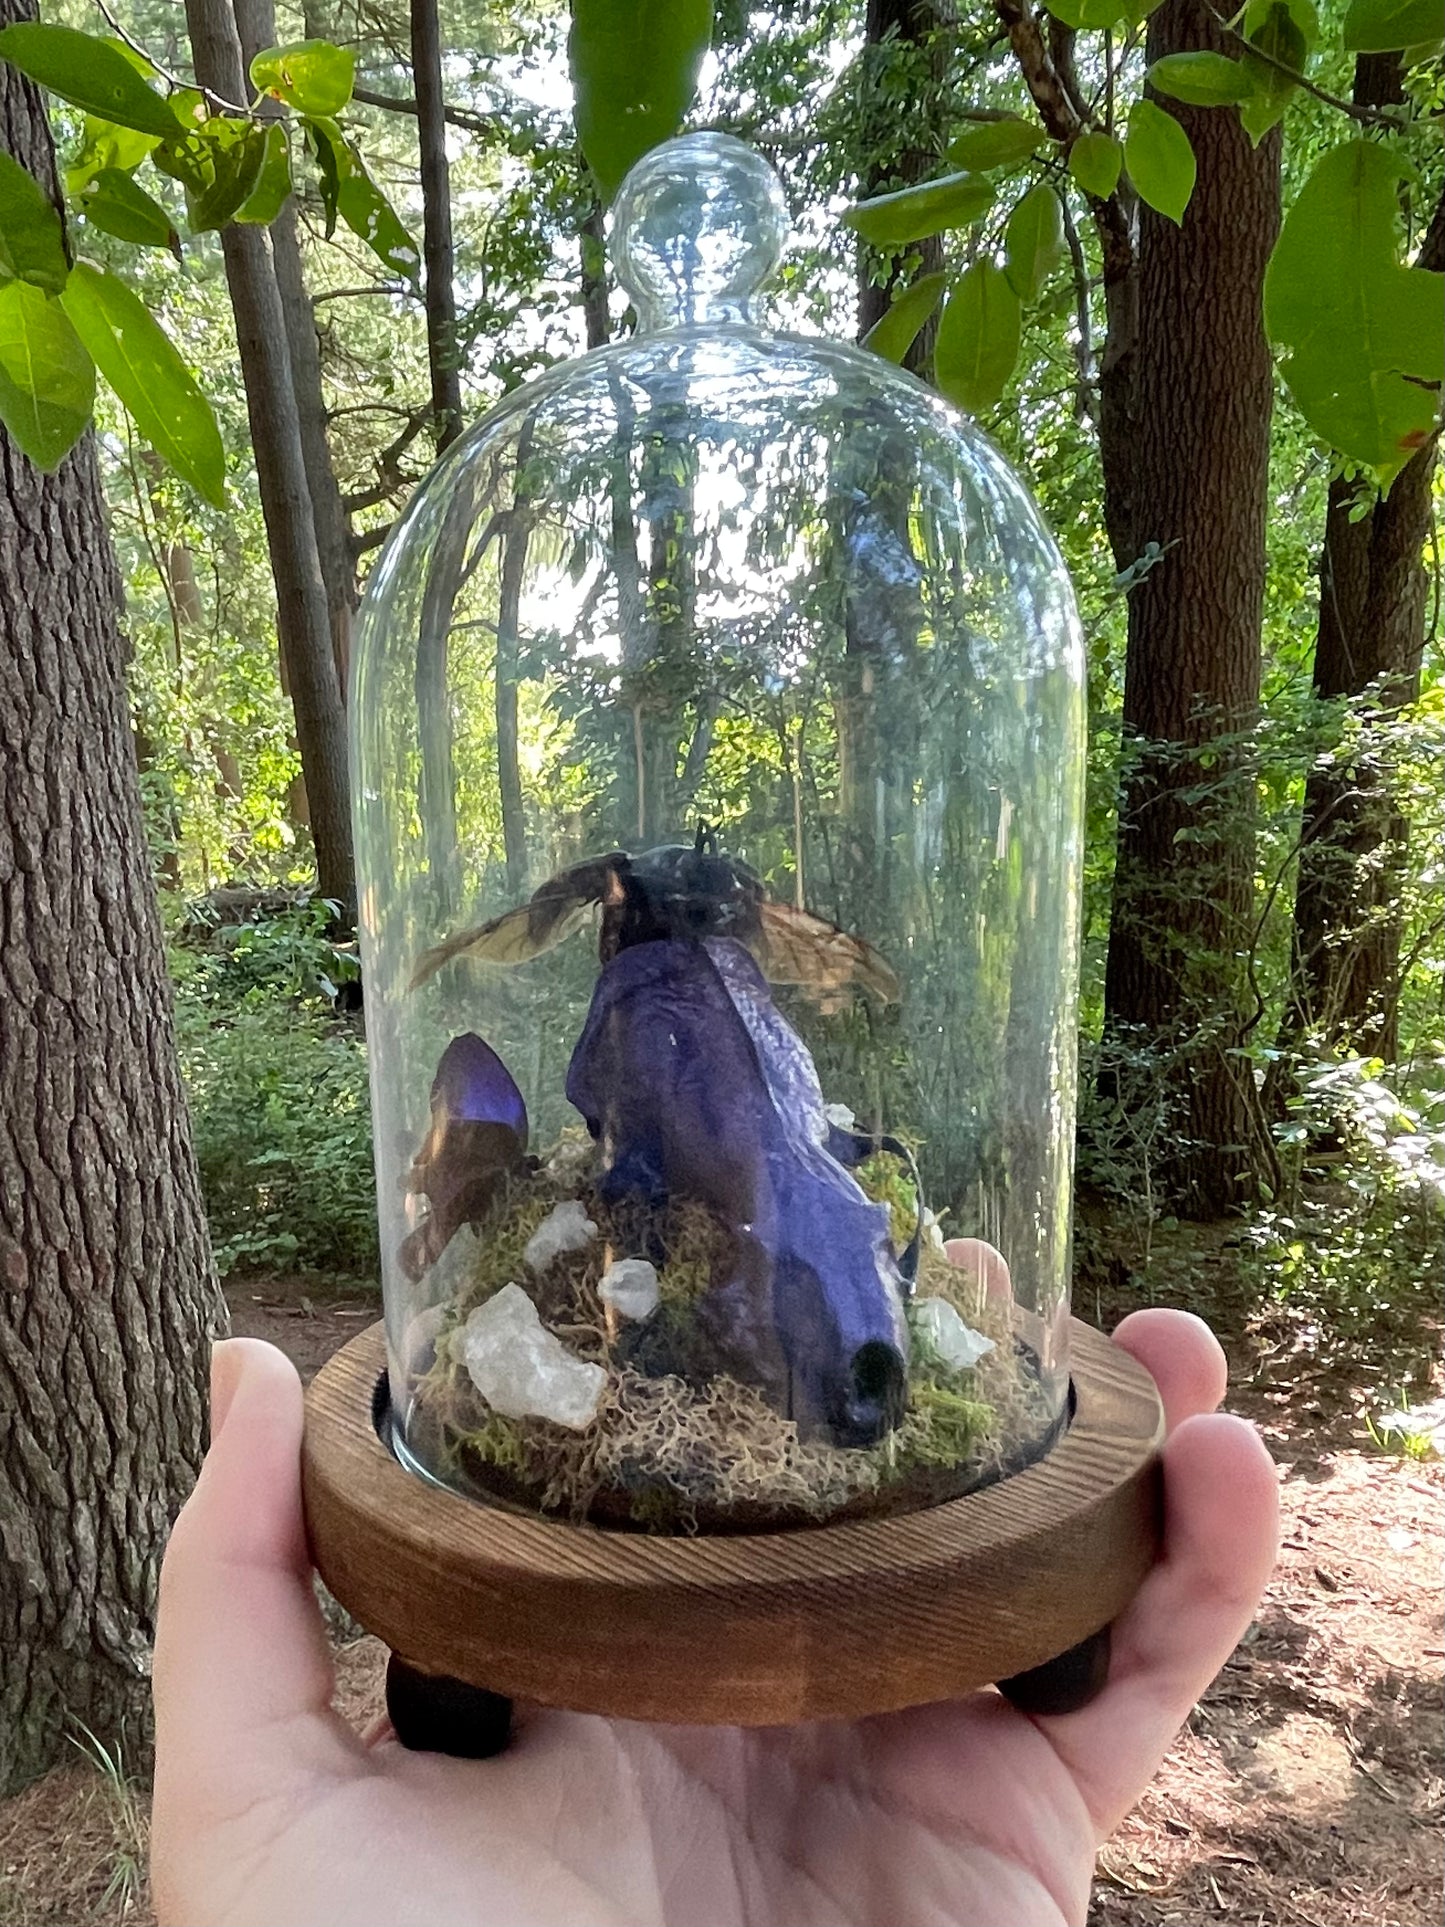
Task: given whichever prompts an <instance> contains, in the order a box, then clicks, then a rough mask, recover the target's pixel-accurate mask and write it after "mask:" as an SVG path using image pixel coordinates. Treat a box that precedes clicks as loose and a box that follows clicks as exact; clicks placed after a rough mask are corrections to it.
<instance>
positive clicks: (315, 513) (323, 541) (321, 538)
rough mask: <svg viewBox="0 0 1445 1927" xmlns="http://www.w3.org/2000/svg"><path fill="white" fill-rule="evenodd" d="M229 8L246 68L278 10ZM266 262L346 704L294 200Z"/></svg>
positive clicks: (352, 579) (344, 598) (347, 580)
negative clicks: (277, 304)
mask: <svg viewBox="0 0 1445 1927" xmlns="http://www.w3.org/2000/svg"><path fill="white" fill-rule="evenodd" d="M235 8H236V29H237V32H238V33H239V34H240V36H241V58H242V59H243V60H244V61H245V62H246V63H247V65H248V66H249V64H250V62H251V61H252V59H254V57H255V56H256V55H257V54H258V53H259V52H260V51H261V50H262V48H264V47H270V46H274V45H275V43H276V9H275V7H274V5H273V4H272V0H235ZM307 31H308V32H309V31H310V29H309V28H308V29H307ZM271 264H272V267H273V269H274V271H275V275H276V287H277V291H278V292H279V294H280V296H281V311H282V313H283V314H284V315H285V317H286V346H287V349H288V351H289V353H290V356H291V386H292V389H293V391H294V393H295V397H296V426H297V428H298V429H299V431H300V434H301V457H302V460H303V461H304V463H305V465H306V487H307V490H308V492H309V494H310V496H311V518H312V521H313V523H314V525H315V530H316V554H317V559H318V560H319V562H320V564H321V575H322V579H323V581H324V582H325V584H326V606H327V609H328V611H329V612H330V617H331V654H332V658H333V660H334V661H335V664H336V680H337V683H338V685H339V686H340V689H341V700H342V702H343V703H344V702H345V701H346V689H347V682H348V678H349V676H350V673H351V619H352V617H353V616H354V615H355V614H356V605H357V603H358V602H359V601H360V599H361V598H360V596H359V595H358V594H357V588H356V559H355V556H354V554H353V551H352V546H351V519H350V517H349V516H348V515H347V513H346V507H345V504H344V503H343V502H342V499H341V489H340V486H339V484H338V483H337V480H336V470H335V468H334V467H333V465H332V461H331V444H330V441H329V440H328V439H327V433H326V393H325V390H324V388H323V387H322V382H321V348H320V344H319V342H318V340H317V334H316V309H315V307H314V305H313V303H312V300H311V296H310V295H309V294H308V292H307V289H306V273H305V269H304V267H303V265H302V258H301V235H300V225H299V223H298V221H297V218H296V203H295V201H294V200H291V201H288V202H287V203H286V205H285V207H283V208H282V210H281V212H280V213H279V214H278V215H277V216H276V219H275V220H274V221H273V222H272V223H271Z"/></svg>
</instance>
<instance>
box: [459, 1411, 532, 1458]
mask: <svg viewBox="0 0 1445 1927" xmlns="http://www.w3.org/2000/svg"><path fill="white" fill-rule="evenodd" d="M457 1450H458V1451H459V1452H470V1453H472V1454H473V1455H474V1456H475V1457H477V1458H479V1459H481V1460H482V1461H483V1462H484V1463H485V1464H487V1465H495V1466H497V1467H498V1468H499V1469H500V1470H502V1471H504V1472H522V1471H524V1470H525V1469H526V1464H527V1454H526V1447H525V1442H524V1439H523V1436H522V1432H521V1429H520V1427H519V1426H518V1423H517V1421H516V1419H510V1418H503V1417H502V1414H501V1413H500V1412H489V1413H488V1414H487V1419H486V1423H485V1424H483V1425H479V1426H477V1427H476V1428H475V1429H474V1430H473V1431H470V1432H463V1433H461V1434H460V1435H459V1437H458V1439H457Z"/></svg>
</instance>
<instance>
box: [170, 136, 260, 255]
mask: <svg viewBox="0 0 1445 1927" xmlns="http://www.w3.org/2000/svg"><path fill="white" fill-rule="evenodd" d="M269 131H270V130H269V128H265V127H256V126H253V125H250V124H248V123H247V122H245V121H237V120H222V119H219V118H218V119H215V120H210V121H207V123H206V125H205V127H204V128H202V130H201V132H200V134H199V135H198V136H196V138H197V140H198V141H199V142H200V149H199V160H200V171H201V179H202V185H201V186H199V187H192V186H191V185H190V184H189V183H188V184H187V187H186V220H187V222H188V223H189V224H190V229H191V232H192V234H204V233H207V232H208V231H210V230H212V229H215V228H223V227H225V225H226V223H227V222H228V221H229V220H231V219H232V218H233V216H234V215H235V214H236V213H237V211H238V210H239V209H240V208H242V207H244V206H245V204H246V202H247V201H248V200H249V199H250V198H251V195H252V194H253V193H254V192H255V189H256V184H257V182H258V181H259V180H260V178H261V169H262V167H263V165H264V164H265V160H266V136H267V134H268V133H269Z"/></svg>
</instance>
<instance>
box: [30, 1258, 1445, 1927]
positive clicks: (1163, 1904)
mask: <svg viewBox="0 0 1445 1927" xmlns="http://www.w3.org/2000/svg"><path fill="white" fill-rule="evenodd" d="M1081 1242H1082V1245H1083V1248H1084V1249H1085V1250H1086V1251H1087V1252H1088V1253H1089V1261H1088V1262H1087V1263H1086V1264H1085V1265H1084V1266H1083V1267H1082V1289H1081V1291H1080V1294H1079V1302H1078V1304H1077V1306H1076V1308H1077V1309H1078V1311H1079V1312H1080V1314H1081V1315H1082V1316H1083V1317H1085V1318H1088V1319H1090V1320H1093V1321H1095V1322H1099V1323H1102V1324H1104V1325H1106V1326H1107V1325H1110V1324H1112V1323H1114V1322H1115V1320H1116V1319H1117V1318H1118V1317H1119V1316H1121V1315H1122V1313H1123V1312H1124V1311H1125V1310H1127V1309H1129V1308H1130V1307H1131V1306H1133V1305H1136V1304H1138V1303H1140V1302H1151V1303H1161V1304H1164V1303H1173V1304H1182V1305H1184V1306H1186V1307H1187V1308H1188V1309H1190V1310H1194V1311H1198V1312H1199V1313H1201V1314H1202V1315H1203V1316H1205V1317H1207V1318H1209V1320H1210V1322H1211V1323H1212V1324H1214V1326H1215V1328H1216V1330H1218V1331H1219V1333H1220V1335H1221V1337H1222V1339H1223V1340H1224V1343H1225V1347H1226V1350H1227V1351H1228V1353H1229V1357H1230V1365H1231V1393H1230V1401H1229V1402H1230V1404H1231V1406H1232V1408H1233V1409H1234V1410H1236V1411H1239V1412H1243V1413H1245V1414H1246V1415H1247V1416H1248V1417H1250V1418H1252V1419H1254V1420H1256V1421H1257V1422H1258V1424H1259V1425H1260V1426H1261V1427H1262V1429H1263V1431H1264V1434H1265V1437H1266V1439H1267V1440H1268V1443H1269V1446H1270V1449H1271V1451H1272V1452H1273V1453H1274V1455H1275V1458H1276V1460H1277V1462H1278V1464H1279V1468H1280V1478H1281V1494H1282V1500H1283V1546H1282V1550H1281V1554H1280V1561H1279V1566H1278V1569H1277V1570H1276V1572H1275V1575H1274V1579H1273V1581H1272V1583H1271V1585H1270V1589H1269V1593H1268V1595H1267V1597H1266V1599H1265V1602H1264V1605H1263V1606H1262V1608H1261V1610H1260V1614H1259V1617H1258V1619H1257V1620H1256V1622H1255V1624H1254V1625H1253V1626H1252V1627H1251V1628H1250V1630H1249V1633H1248V1634H1247V1635H1246V1638H1245V1640H1244V1642H1243V1643H1242V1644H1241V1646H1240V1647H1239V1649H1238V1651H1237V1652H1236V1653H1235V1655H1234V1657H1233V1658H1232V1659H1231V1660H1230V1662H1229V1664H1228V1665H1227V1666H1226V1667H1225V1669H1224V1671H1223V1672H1222V1673H1221V1675H1220V1677H1219V1678H1218V1679H1217V1680H1216V1681H1215V1683H1214V1685H1213V1686H1212V1687H1211V1688H1210V1690H1209V1691H1208V1692H1207V1693H1206V1694H1205V1696H1204V1698H1203V1700H1202V1701H1201V1702H1200V1704H1199V1706H1198V1707H1197V1708H1196V1709H1195V1712H1194V1714H1193V1715H1192V1717H1191V1719H1190V1722H1189V1725H1188V1726H1187V1728H1186V1729H1185V1731H1184V1732H1183V1733H1182V1734H1181V1735H1180V1737H1179V1739H1178V1741H1177V1742H1176V1744H1175V1746H1174V1747H1173V1749H1172V1751H1171V1753H1170V1755H1169V1757H1168V1759H1167V1760H1166V1762H1165V1764H1164V1766H1163V1768H1162V1769H1161V1771H1160V1773H1159V1775H1158V1776H1157V1778H1156V1779H1155V1781H1154V1783H1153V1785H1152V1786H1151V1787H1150V1788H1149V1790H1148V1791H1147V1792H1146V1794H1145V1795H1144V1798H1143V1799H1142V1801H1141V1802H1140V1804H1139V1806H1138V1808H1137V1810H1136V1811H1135V1812H1134V1813H1133V1814H1132V1815H1131V1816H1130V1818H1129V1819H1128V1820H1127V1821H1126V1822H1125V1824H1124V1826H1123V1827H1121V1828H1120V1830H1119V1832H1118V1833H1117V1834H1116V1835H1115V1836H1114V1837H1113V1839H1111V1840H1110V1841H1109V1842H1108V1844H1107V1845H1106V1846H1105V1848H1104V1850H1103V1853H1102V1854H1101V1855H1100V1860H1099V1872H1098V1879H1097V1882H1096V1885H1095V1897H1094V1908H1093V1912H1092V1915H1091V1920H1092V1922H1093V1923H1094V1927H1163V1923H1172V1922H1185V1923H1197V1922H1214V1921H1218V1922H1224V1921H1228V1922H1230V1923H1231V1927H1256V1924H1257V1927H1438V1923H1439V1921H1440V1917H1441V1915H1440V1897H1441V1884H1442V1872H1445V1780H1442V1773H1445V1705H1442V1689H1441V1676H1442V1659H1445V1629H1442V1619H1441V1600H1440V1574H1441V1561H1442V1555H1445V1508H1442V1505H1441V1498H1442V1495H1445V1465H1442V1464H1441V1462H1440V1461H1439V1460H1438V1459H1432V1460H1428V1461H1412V1460H1409V1459H1405V1458H1401V1457H1397V1456H1394V1455H1393V1454H1387V1453H1385V1452H1382V1451H1380V1450H1379V1449H1378V1448H1377V1447H1376V1446H1375V1445H1374V1444H1373V1442H1372V1441H1371V1439H1370V1436H1369V1432H1368V1429H1367V1427H1366V1424H1365V1418H1366V1415H1367V1414H1379V1413H1381V1412H1383V1411H1385V1410H1386V1409H1388V1408H1389V1407H1390V1406H1391V1405H1393V1404H1396V1403H1397V1402H1398V1394H1399V1391H1400V1387H1401V1384H1402V1382H1403V1380H1405V1379H1406V1378H1407V1377H1408V1378H1409V1379H1410V1380H1411V1381H1412V1383H1413V1384H1414V1385H1415V1387H1416V1391H1415V1392H1414V1394H1412V1396H1418V1395H1419V1394H1418V1387H1419V1383H1420V1380H1421V1376H1422V1372H1423V1373H1428V1375H1429V1376H1430V1378H1431V1379H1432V1381H1433V1383H1434V1385H1435V1389H1436V1390H1438V1389H1439V1361H1440V1332H1439V1330H1438V1329H1422V1328H1420V1327H1418V1326H1412V1327H1408V1328H1399V1329H1396V1330H1393V1331H1390V1332H1387V1333H1380V1334H1377V1335H1375V1336H1374V1337H1372V1340H1371V1342H1370V1343H1369V1345H1368V1346H1359V1347H1351V1346H1349V1345H1347V1344H1342V1343H1337V1342H1333V1341H1331V1339H1330V1337H1329V1335H1328V1334H1327V1333H1323V1332H1321V1330H1320V1329H1318V1328H1317V1327H1316V1326H1314V1325H1312V1324H1311V1323H1310V1322H1309V1319H1308V1318H1307V1317H1306V1316H1305V1315H1304V1314H1302V1313H1299V1312H1292V1311H1290V1310H1288V1309H1285V1308H1273V1309H1271V1310H1269V1311H1267V1312H1265V1313H1264V1314H1260V1313H1259V1312H1258V1311H1255V1310H1251V1307H1250V1299H1249V1295H1248V1293H1247V1291H1246V1286H1245V1281H1244V1278H1243V1275H1242V1269H1241V1266H1240V1262H1239V1247H1238V1245H1237V1244H1236V1242H1235V1240H1234V1238H1233V1236H1232V1234H1231V1232H1230V1229H1229V1228H1228V1227H1217V1228H1204V1229H1198V1228H1196V1229H1193V1230H1187V1229H1184V1228H1181V1229H1179V1230H1178V1231H1171V1232H1163V1231H1157V1232H1156V1233H1155V1237H1154V1241H1153V1250H1152V1252H1151V1256H1150V1262H1149V1265H1148V1269H1147V1271H1146V1272H1141V1271H1140V1270H1139V1269H1137V1268H1135V1267H1136V1265H1137V1253H1135V1252H1131V1251H1130V1250H1129V1248H1128V1242H1127V1240H1125V1239H1122V1238H1117V1237H1116V1238H1112V1239H1111V1238H1110V1236H1108V1235H1107V1234H1101V1233H1100V1232H1099V1231H1097V1230H1095V1231H1093V1232H1092V1233H1086V1236H1085V1238H1084V1239H1083V1240H1082V1241H1081ZM228 1296H229V1299H230V1304H231V1312H232V1318H233V1321H234V1328H235V1329H236V1331H238V1332H245V1333H250V1334H252V1335H255V1336H258V1337H264V1338H268V1339H271V1340H272V1341H273V1342H274V1343H276V1344H278V1345H280V1346H281V1347H282V1349H283V1350H285V1351H287V1352H289V1353H290V1355H291V1356H292V1357H293V1358H294V1359H295V1360H296V1363H297V1365H298V1367H299V1368H300V1369H301V1371H302V1373H303V1375H306V1376H309V1375H310V1374H311V1373H313V1372H314V1371H315V1370H316V1369H317V1368H318V1367H319V1366H320V1364H321V1363H322V1362H323V1361H324V1360H325V1359H326V1358H327V1357H328V1356H329V1355H330V1353H331V1352H332V1351H333V1350H334V1349H335V1348H336V1347H337V1346H338V1345H340V1344H343V1343H344V1342H345V1341H346V1340H347V1339H348V1338H350V1337H351V1336H353V1335H354V1333H356V1332H357V1331H358V1330H360V1329H361V1328H362V1327H363V1325H364V1324H365V1323H366V1322H367V1321H368V1320H369V1319H370V1318H372V1317H374V1316H375V1315H376V1309H377V1308H376V1305H375V1302H374V1300H372V1299H370V1298H363V1297H362V1296H361V1295H359V1294H357V1293H356V1292H355V1291H352V1292H351V1293H350V1294H348V1295H343V1296H335V1295H334V1294H332V1293H328V1292H327V1291H326V1289H325V1287H324V1286H321V1285H319V1284H318V1283H317V1281H315V1280H305V1279H286V1278H269V1279H263V1280H242V1281H233V1284H232V1286H231V1288H230V1290H229V1292H228ZM383 1658H384V1655H383V1653H382V1650H381V1648H380V1647H379V1646H378V1645H377V1643H376V1642H375V1641H374V1640H370V1639H362V1640H356V1641H353V1642H352V1643H351V1644H350V1645H348V1646H345V1647H343V1648H342V1649H341V1650H340V1651H339V1653H338V1692H339V1702H340V1704H341V1706H342V1709H343V1711H344V1712H346V1714H347V1715H348V1717H352V1718H354V1719H355V1720H356V1721H357V1722H358V1723H360V1722H362V1721H364V1720H365V1719H366V1718H368V1717H369V1716H370V1714H371V1713H372V1712H373V1711H374V1710H375V1709H376V1707H377V1706H378V1705H379V1703H380V1690H381V1678H382V1661H383ZM119 1767H120V1770H119V1771H117V1772H107V1771H104V1770H102V1769H101V1767H100V1766H99V1765H98V1763H97V1762H95V1761H94V1760H91V1759H77V1762H76V1764H74V1765H72V1766H68V1767H65V1768H63V1769H61V1770H60V1771H59V1772H56V1773H53V1774H51V1775H50V1777H49V1778H48V1779H46V1780H43V1781H41V1782H40V1783H39V1784H38V1785H36V1786H34V1787H31V1788H30V1789H29V1790H28V1791H26V1792H24V1793H22V1794H20V1795H18V1796H16V1797H15V1798H13V1799H11V1800H8V1801H4V1802H0V1927H115V1924H117V1923H124V1927H149V1924H150V1922H151V1920H152V1915H151V1913H150V1909H149V1902H148V1897H147V1893H146V1886H145V1875H144V1842H145V1796H144V1793H143V1791H142V1790H141V1789H140V1788H138V1787H136V1786H135V1785H134V1783H133V1782H131V1781H130V1780H128V1778H127V1777H126V1771H125V1768H126V1763H125V1762H123V1761H122V1762H120V1763H119ZM880 1927H882V1924H881V1923H880Z"/></svg>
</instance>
